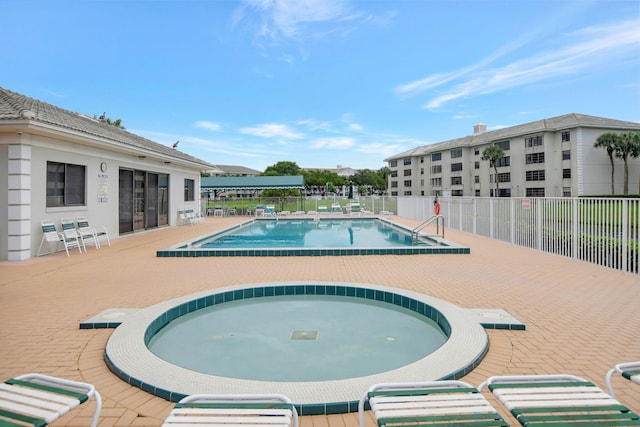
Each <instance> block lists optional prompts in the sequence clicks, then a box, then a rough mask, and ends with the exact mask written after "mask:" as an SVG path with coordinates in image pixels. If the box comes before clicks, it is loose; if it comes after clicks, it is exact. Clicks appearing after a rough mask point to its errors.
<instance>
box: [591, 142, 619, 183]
mask: <svg viewBox="0 0 640 427" xmlns="http://www.w3.org/2000/svg"><path fill="white" fill-rule="evenodd" d="M619 139H620V137H619V136H618V134H617V133H613V132H607V133H603V134H602V135H600V136H599V137H598V139H596V142H595V144H593V146H594V147H595V148H604V149H605V150H607V154H608V155H609V161H610V162H611V195H614V194H616V190H615V183H614V180H615V177H614V166H613V153H614V152H615V151H616V147H617V146H618V140H619Z"/></svg>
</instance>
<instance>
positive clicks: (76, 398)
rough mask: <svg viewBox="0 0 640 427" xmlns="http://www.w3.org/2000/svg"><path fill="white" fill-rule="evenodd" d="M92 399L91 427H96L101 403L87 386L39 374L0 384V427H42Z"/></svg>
mask: <svg viewBox="0 0 640 427" xmlns="http://www.w3.org/2000/svg"><path fill="white" fill-rule="evenodd" d="M91 397H93V398H94V399H95V401H96V404H95V410H94V412H93V418H92V419H91V427H96V425H97V424H98V418H99V417H100V410H101V409H102V399H101V397H100V393H98V391H97V390H96V389H95V387H94V386H93V385H91V384H88V383H82V382H78V381H70V380H66V379H63V378H58V377H52V376H48V375H42V374H26V375H20V376H18V377H15V378H12V379H10V380H7V381H5V382H4V383H1V384H0V425H7V426H24V425H32V426H34V427H43V426H46V425H47V424H49V423H51V422H53V421H55V420H57V419H58V418H60V417H61V416H63V415H65V414H66V413H68V412H69V411H71V410H73V409H75V408H77V407H78V406H80V405H81V404H83V403H86V402H88V401H89V399H90V398H91Z"/></svg>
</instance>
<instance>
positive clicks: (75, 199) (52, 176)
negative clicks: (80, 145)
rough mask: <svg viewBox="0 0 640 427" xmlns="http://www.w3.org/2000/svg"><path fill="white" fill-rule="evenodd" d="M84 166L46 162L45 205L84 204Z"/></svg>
mask: <svg viewBox="0 0 640 427" xmlns="http://www.w3.org/2000/svg"><path fill="white" fill-rule="evenodd" d="M85 173H86V167H85V166H82V165H70V164H67V163H57V162H47V207H48V208H57V207H63V206H84V205H85V197H86V180H85Z"/></svg>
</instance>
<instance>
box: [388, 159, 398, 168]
mask: <svg viewBox="0 0 640 427" xmlns="http://www.w3.org/2000/svg"><path fill="white" fill-rule="evenodd" d="M389 167H391V168H397V167H398V161H397V160H391V161H390V162H389Z"/></svg>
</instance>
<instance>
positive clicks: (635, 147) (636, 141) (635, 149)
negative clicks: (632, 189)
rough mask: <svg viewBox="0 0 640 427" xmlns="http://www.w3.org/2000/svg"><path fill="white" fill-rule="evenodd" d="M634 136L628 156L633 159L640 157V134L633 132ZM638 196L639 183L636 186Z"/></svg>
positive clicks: (639, 190) (639, 191) (639, 192)
mask: <svg viewBox="0 0 640 427" xmlns="http://www.w3.org/2000/svg"><path fill="white" fill-rule="evenodd" d="M633 133H634V134H635V136H632V137H631V141H632V142H631V145H632V151H631V154H630V156H631V157H632V158H634V159H637V158H638V157H640V132H638V131H635V132H633ZM638 194H640V183H639V184H638Z"/></svg>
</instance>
